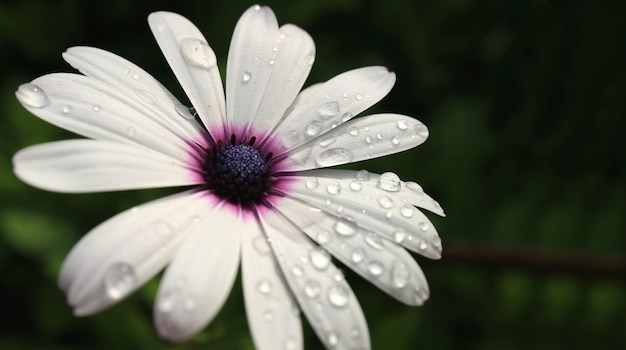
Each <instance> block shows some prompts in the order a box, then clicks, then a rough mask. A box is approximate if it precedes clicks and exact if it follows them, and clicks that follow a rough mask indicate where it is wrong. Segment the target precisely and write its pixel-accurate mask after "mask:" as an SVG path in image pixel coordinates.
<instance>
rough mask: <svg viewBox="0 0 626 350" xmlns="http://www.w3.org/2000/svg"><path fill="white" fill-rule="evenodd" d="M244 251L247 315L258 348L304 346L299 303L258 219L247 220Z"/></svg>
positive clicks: (244, 233) (271, 349) (270, 348)
mask: <svg viewBox="0 0 626 350" xmlns="http://www.w3.org/2000/svg"><path fill="white" fill-rule="evenodd" d="M242 255H243V256H242V268H241V274H242V279H243V295H244V298H245V303H246V316H247V318H248V324H249V326H250V330H251V332H252V337H253V339H254V344H255V347H256V349H259V350H274V349H294V350H295V349H302V346H303V341H302V325H301V323H300V315H299V309H298V306H297V304H296V302H295V300H294V299H293V296H292V294H291V292H290V291H289V289H288V288H287V285H286V284H285V281H284V280H283V277H282V272H281V271H280V269H279V267H278V265H277V264H276V260H275V258H274V255H273V254H272V252H271V248H270V247H269V245H268V243H267V239H266V238H265V237H264V236H263V233H262V232H261V230H260V227H259V224H258V223H257V222H256V220H250V221H248V222H246V225H245V229H244V230H243V241H242Z"/></svg>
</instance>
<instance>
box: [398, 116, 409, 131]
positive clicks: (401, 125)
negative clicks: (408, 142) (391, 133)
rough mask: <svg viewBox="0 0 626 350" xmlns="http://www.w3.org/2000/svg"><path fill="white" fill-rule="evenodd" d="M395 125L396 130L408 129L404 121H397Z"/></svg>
mask: <svg viewBox="0 0 626 350" xmlns="http://www.w3.org/2000/svg"><path fill="white" fill-rule="evenodd" d="M396 125H397V126H398V129H400V130H406V129H408V128H409V123H407V121H406V120H405V119H400V120H398V124H396Z"/></svg>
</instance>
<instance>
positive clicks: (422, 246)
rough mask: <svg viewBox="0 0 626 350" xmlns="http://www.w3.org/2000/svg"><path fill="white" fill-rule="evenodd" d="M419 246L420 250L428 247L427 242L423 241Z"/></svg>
mask: <svg viewBox="0 0 626 350" xmlns="http://www.w3.org/2000/svg"><path fill="white" fill-rule="evenodd" d="M419 248H420V250H426V248H428V243H426V242H424V241H422V242H420V245H419Z"/></svg>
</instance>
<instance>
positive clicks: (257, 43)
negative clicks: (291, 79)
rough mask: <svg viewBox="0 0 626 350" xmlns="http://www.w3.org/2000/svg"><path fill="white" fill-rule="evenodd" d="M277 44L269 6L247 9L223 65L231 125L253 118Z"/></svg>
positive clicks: (275, 30) (276, 24) (264, 87)
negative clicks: (224, 67)
mask: <svg viewBox="0 0 626 350" xmlns="http://www.w3.org/2000/svg"><path fill="white" fill-rule="evenodd" d="M278 41H279V34H278V23H277V22H276V16H274V13H273V12H272V10H271V9H270V8H269V7H266V6H259V5H256V6H253V7H250V8H249V9H248V10H247V11H246V12H244V14H243V15H242V16H241V18H240V19H239V21H238V22H237V26H236V27H235V31H234V33H233V37H232V40H231V42H230V49H229V51H228V63H227V65H226V110H227V112H228V113H227V115H228V118H229V121H230V123H231V124H233V125H234V126H237V127H242V126H244V125H245V124H247V122H250V121H251V120H252V119H253V118H254V117H255V115H256V112H257V109H258V107H259V103H260V102H261V99H262V98H263V94H264V93H265V89H266V88H267V85H268V81H269V80H270V75H271V73H272V72H273V70H274V69H273V68H274V60H275V56H276V52H274V51H273V48H274V47H277V45H278ZM279 68H280V69H282V68H283V67H279Z"/></svg>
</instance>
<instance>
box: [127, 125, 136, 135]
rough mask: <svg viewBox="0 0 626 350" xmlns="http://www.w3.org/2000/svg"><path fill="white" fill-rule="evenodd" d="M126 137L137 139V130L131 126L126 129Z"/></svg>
mask: <svg viewBox="0 0 626 350" xmlns="http://www.w3.org/2000/svg"><path fill="white" fill-rule="evenodd" d="M126 135H128V137H135V128H133V127H132V126H131V127H129V128H128V129H126Z"/></svg>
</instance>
